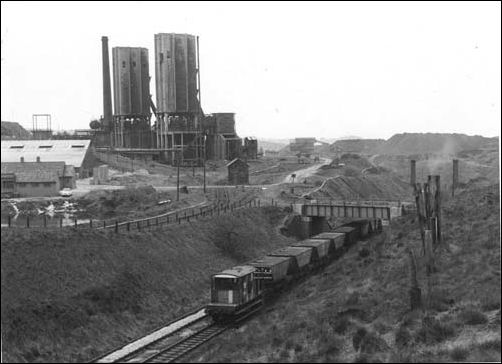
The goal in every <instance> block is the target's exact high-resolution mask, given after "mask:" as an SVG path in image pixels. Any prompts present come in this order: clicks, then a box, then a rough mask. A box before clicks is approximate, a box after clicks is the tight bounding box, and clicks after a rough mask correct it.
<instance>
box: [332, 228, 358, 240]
mask: <svg viewBox="0 0 502 364" xmlns="http://www.w3.org/2000/svg"><path fill="white" fill-rule="evenodd" d="M333 232H335V233H342V234H345V245H352V244H354V243H355V242H356V241H357V239H358V238H359V237H358V236H357V233H358V231H357V230H356V229H354V228H353V227H350V226H340V227H337V228H336V229H335V230H333Z"/></svg>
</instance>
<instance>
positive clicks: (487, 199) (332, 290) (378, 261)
mask: <svg viewBox="0 0 502 364" xmlns="http://www.w3.org/2000/svg"><path fill="white" fill-rule="evenodd" d="M447 200H448V201H445V204H444V209H443V237H444V242H445V247H444V248H441V249H439V251H438V252H437V255H436V267H437V272H436V273H435V274H434V275H433V277H434V281H433V289H432V295H431V297H430V303H429V304H428V305H426V307H425V308H424V309H423V310H422V309H418V310H414V311H411V310H410V300H409V294H408V290H409V284H410V283H409V281H410V279H409V264H408V263H409V260H408V256H407V253H406V247H408V246H410V247H412V249H413V250H414V251H415V254H416V256H417V261H418V267H419V270H418V281H419V286H420V288H421V290H422V297H423V298H424V299H425V297H426V296H427V294H426V293H427V284H426V273H425V268H424V264H423V259H424V257H422V255H421V254H420V249H421V242H420V233H419V229H418V223H417V221H416V217H415V216H414V215H408V216H403V217H400V218H397V219H395V220H393V222H392V226H391V238H390V239H386V240H385V241H384V242H383V244H377V243H381V241H380V240H381V239H382V236H375V237H372V238H370V239H369V240H367V241H361V242H358V243H357V245H356V246H355V247H353V248H352V249H351V250H350V251H349V252H347V253H346V254H345V255H344V256H343V257H341V258H340V259H339V260H336V261H335V262H333V263H332V264H330V266H328V267H327V268H326V269H324V270H323V271H322V272H321V273H319V274H317V275H315V276H312V277H311V278H309V279H307V280H305V281H304V282H301V283H299V284H298V285H297V286H294V287H293V288H292V289H291V290H290V291H289V292H287V293H285V294H283V295H281V296H280V297H279V298H278V299H277V300H276V301H275V302H273V303H271V304H270V305H268V306H267V307H266V308H265V310H263V311H262V312H261V313H259V314H258V315H257V316H256V317H255V319H253V320H250V321H249V322H248V323H246V324H244V325H243V326H241V327H240V328H238V329H237V330H231V331H229V332H226V333H224V334H223V335H221V336H219V337H218V338H216V339H215V340H213V341H211V342H210V343H209V344H208V345H207V346H205V347H204V348H203V349H201V350H200V351H198V352H196V353H194V354H193V355H192V356H191V357H188V358H185V360H186V361H212V362H435V361H438V362H443V361H465V362H469V361H500V349H501V347H500V294H501V288H500V225H499V224H500V212H499V186H498V185H494V186H491V187H482V188H471V189H468V190H465V191H463V192H462V193H460V194H458V195H457V196H455V198H454V199H447ZM379 245H382V246H381V252H380V254H378V252H377V251H376V246H379ZM362 249H366V250H365V251H367V252H369V255H366V254H364V255H363V256H361V254H360V252H361V251H362ZM236 347H238V348H239V350H235V348H236Z"/></svg>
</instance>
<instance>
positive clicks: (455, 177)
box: [451, 159, 458, 196]
mask: <svg viewBox="0 0 502 364" xmlns="http://www.w3.org/2000/svg"><path fill="white" fill-rule="evenodd" d="M457 184H458V159H454V160H453V178H452V183H451V195H452V196H455V188H457Z"/></svg>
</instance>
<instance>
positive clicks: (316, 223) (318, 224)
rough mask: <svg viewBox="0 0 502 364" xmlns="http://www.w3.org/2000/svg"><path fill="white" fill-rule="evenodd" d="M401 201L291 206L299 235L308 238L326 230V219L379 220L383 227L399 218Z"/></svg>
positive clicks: (336, 202)
mask: <svg viewBox="0 0 502 364" xmlns="http://www.w3.org/2000/svg"><path fill="white" fill-rule="evenodd" d="M405 205H406V203H405V204H403V203H401V201H319V200H313V201H309V202H307V203H301V204H295V205H293V210H294V212H296V213H297V214H299V215H300V216H301V225H302V226H301V231H302V233H301V235H303V236H305V237H309V236H311V235H316V234H319V233H321V232H323V231H326V230H327V229H328V226H327V219H328V218H353V219H381V220H382V222H383V225H384V226H387V225H388V224H389V221H390V220H391V219H392V218H393V217H396V216H401V215H402V211H403V206H405Z"/></svg>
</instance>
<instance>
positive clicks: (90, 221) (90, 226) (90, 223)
mask: <svg viewBox="0 0 502 364" xmlns="http://www.w3.org/2000/svg"><path fill="white" fill-rule="evenodd" d="M89 228H90V229H92V219H89Z"/></svg>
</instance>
